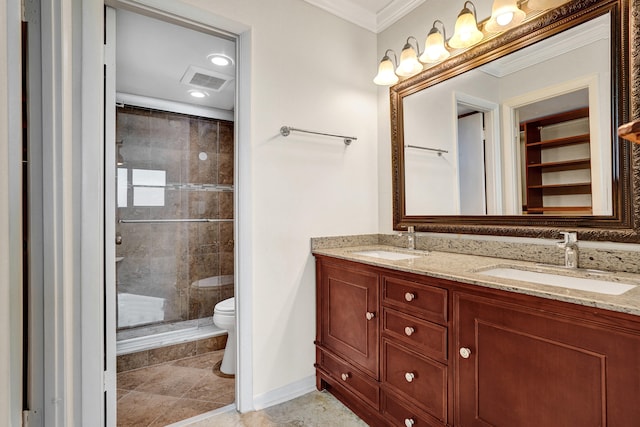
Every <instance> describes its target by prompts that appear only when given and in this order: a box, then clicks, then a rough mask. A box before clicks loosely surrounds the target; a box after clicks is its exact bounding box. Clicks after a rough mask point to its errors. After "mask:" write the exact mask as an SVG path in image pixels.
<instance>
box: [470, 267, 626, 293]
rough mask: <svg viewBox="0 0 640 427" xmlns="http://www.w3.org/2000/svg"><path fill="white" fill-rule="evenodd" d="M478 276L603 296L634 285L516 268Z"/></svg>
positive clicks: (489, 271) (495, 270)
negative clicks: (576, 290)
mask: <svg viewBox="0 0 640 427" xmlns="http://www.w3.org/2000/svg"><path fill="white" fill-rule="evenodd" d="M478 273H479V274H483V275H486V276H492V277H501V278H503V279H512V280H519V281H521V282H531V283H538V284H541V285H548V286H558V287H562V288H569V289H578V290H581V291H589V292H596V293H599V294H605V295H622V294H623V293H625V292H627V291H629V290H631V289H633V288H635V287H636V285H628V284H626V283H620V282H613V281H610V280H602V279H591V278H585V277H574V276H565V275H561V274H553V273H541V272H538V271H528V270H520V269H517V268H509V267H500V268H492V269H490V270H485V271H480V272H478Z"/></svg>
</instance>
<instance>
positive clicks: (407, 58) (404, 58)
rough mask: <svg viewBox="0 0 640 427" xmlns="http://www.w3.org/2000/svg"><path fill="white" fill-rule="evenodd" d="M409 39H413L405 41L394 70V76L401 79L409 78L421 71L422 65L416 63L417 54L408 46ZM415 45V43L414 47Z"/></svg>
mask: <svg viewBox="0 0 640 427" xmlns="http://www.w3.org/2000/svg"><path fill="white" fill-rule="evenodd" d="M411 38H413V37H409V38H408V39H407V43H406V44H405V45H404V47H403V48H402V53H401V54H400V63H399V64H398V68H396V74H397V75H399V76H402V77H411V76H413V75H416V74H418V73H419V72H420V71H422V64H421V63H420V61H418V54H417V53H416V50H415V49H414V48H413V46H411V45H410V44H409V39H411ZM417 44H418V43H417V42H416V46H417Z"/></svg>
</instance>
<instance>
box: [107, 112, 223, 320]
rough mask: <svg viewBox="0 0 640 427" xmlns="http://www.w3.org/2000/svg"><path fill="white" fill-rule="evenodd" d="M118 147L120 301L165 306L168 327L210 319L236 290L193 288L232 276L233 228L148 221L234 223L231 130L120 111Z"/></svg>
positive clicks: (191, 118)
mask: <svg viewBox="0 0 640 427" xmlns="http://www.w3.org/2000/svg"><path fill="white" fill-rule="evenodd" d="M116 141H117V144H116V149H117V150H118V152H119V155H120V156H121V157H122V160H124V164H123V165H120V166H117V168H118V173H117V176H118V183H117V188H118V208H117V215H116V217H117V221H118V223H117V224H116V232H117V234H118V235H120V236H122V244H120V245H118V246H116V256H117V257H123V259H122V261H120V262H118V263H117V287H118V294H121V293H128V294H135V295H142V296H145V297H158V298H163V299H165V302H164V319H163V320H162V321H163V322H171V321H179V320H189V319H198V318H203V317H209V316H211V315H212V314H213V307H214V305H215V304H216V303H217V302H218V301H221V300H222V299H225V298H229V297H231V296H233V284H228V285H225V286H222V287H215V288H205V289H202V288H200V289H198V288H196V287H194V286H192V283H193V282H195V281H196V280H199V279H203V278H206V277H211V276H227V275H233V273H234V272H233V264H234V263H233V247H234V242H233V221H223V222H182V221H178V222H166V223H154V222H144V221H145V220H180V219H214V220H215V219H223V220H225V219H226V220H232V219H233V163H234V155H233V148H234V147H233V123H232V122H227V121H220V120H214V119H207V118H201V117H194V116H187V115H182V114H176V113H169V112H162V111H152V110H148V109H141V108H134V107H129V106H127V107H120V108H118V109H117V116H116ZM149 174H151V175H149ZM149 176H152V178H153V179H152V180H149ZM121 220H125V221H126V220H142V221H143V222H140V223H122V222H119V221H121Z"/></svg>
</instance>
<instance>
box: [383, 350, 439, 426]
mask: <svg viewBox="0 0 640 427" xmlns="http://www.w3.org/2000/svg"><path fill="white" fill-rule="evenodd" d="M382 360H383V369H382V371H383V384H384V386H385V387H388V388H389V389H391V390H393V391H394V392H396V393H400V395H401V396H403V398H404V399H406V401H407V402H409V403H410V404H411V405H417V406H418V407H419V408H420V409H422V410H424V411H426V412H428V413H429V414H431V415H433V416H434V417H436V418H437V419H439V420H441V421H444V422H445V423H446V417H447V367H446V366H445V365H443V364H441V363H438V362H436V361H433V360H430V359H426V358H423V357H421V356H420V355H418V354H417V353H413V352H412V351H410V350H408V349H407V348H405V347H403V346H400V345H397V344H395V343H393V342H391V341H389V340H388V339H386V338H383V339H382Z"/></svg>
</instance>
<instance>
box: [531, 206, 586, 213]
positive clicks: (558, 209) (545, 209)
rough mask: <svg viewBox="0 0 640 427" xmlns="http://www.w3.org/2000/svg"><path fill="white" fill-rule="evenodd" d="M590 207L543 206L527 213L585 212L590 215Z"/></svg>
mask: <svg viewBox="0 0 640 427" xmlns="http://www.w3.org/2000/svg"><path fill="white" fill-rule="evenodd" d="M591 210H592V207H591V206H545V207H540V208H529V209H527V210H526V212H527V213H536V212H587V213H591Z"/></svg>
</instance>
